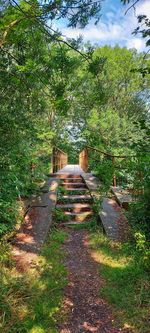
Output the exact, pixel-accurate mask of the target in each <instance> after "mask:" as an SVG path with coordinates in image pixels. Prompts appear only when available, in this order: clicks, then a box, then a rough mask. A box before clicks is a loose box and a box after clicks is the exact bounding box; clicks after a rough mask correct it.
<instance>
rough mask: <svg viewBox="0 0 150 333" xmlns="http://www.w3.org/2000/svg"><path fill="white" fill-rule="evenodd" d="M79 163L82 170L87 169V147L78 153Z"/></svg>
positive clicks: (85, 170)
mask: <svg viewBox="0 0 150 333" xmlns="http://www.w3.org/2000/svg"><path fill="white" fill-rule="evenodd" d="M79 165H80V167H81V169H82V170H83V171H84V172H87V171H88V149H87V148H84V149H83V150H82V151H81V152H80V154H79Z"/></svg>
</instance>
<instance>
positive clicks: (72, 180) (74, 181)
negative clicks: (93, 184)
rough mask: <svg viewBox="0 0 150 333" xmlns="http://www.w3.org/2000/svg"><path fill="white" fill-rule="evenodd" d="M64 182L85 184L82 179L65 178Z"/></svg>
mask: <svg viewBox="0 0 150 333" xmlns="http://www.w3.org/2000/svg"><path fill="white" fill-rule="evenodd" d="M62 180H63V182H64V183H80V182H83V181H82V178H81V177H80V178H64V179H62ZM83 183H84V182H83Z"/></svg>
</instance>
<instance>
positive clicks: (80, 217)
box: [64, 210, 93, 222]
mask: <svg viewBox="0 0 150 333" xmlns="http://www.w3.org/2000/svg"><path fill="white" fill-rule="evenodd" d="M64 214H65V215H67V216H68V217H70V218H71V220H72V221H79V222H80V221H81V222H82V221H85V220H87V219H88V218H89V217H90V216H91V215H92V214H93V212H92V210H91V211H88V212H83V213H72V212H67V211H66V212H64Z"/></svg>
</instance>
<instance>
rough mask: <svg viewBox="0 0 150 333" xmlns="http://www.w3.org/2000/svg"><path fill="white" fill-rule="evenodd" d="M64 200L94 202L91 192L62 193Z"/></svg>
mask: <svg viewBox="0 0 150 333" xmlns="http://www.w3.org/2000/svg"><path fill="white" fill-rule="evenodd" d="M62 200H65V201H69V202H74V201H75V202H82V201H84V202H92V201H93V200H92V197H91V195H90V194H86V195H85V194H78V195H71V194H70V195H69V194H68V195H62Z"/></svg>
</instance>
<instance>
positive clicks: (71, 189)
mask: <svg viewBox="0 0 150 333" xmlns="http://www.w3.org/2000/svg"><path fill="white" fill-rule="evenodd" d="M66 191H68V192H69V191H73V192H82V191H83V192H85V191H88V189H87V187H85V188H84V187H78V188H75V187H70V188H66Z"/></svg>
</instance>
